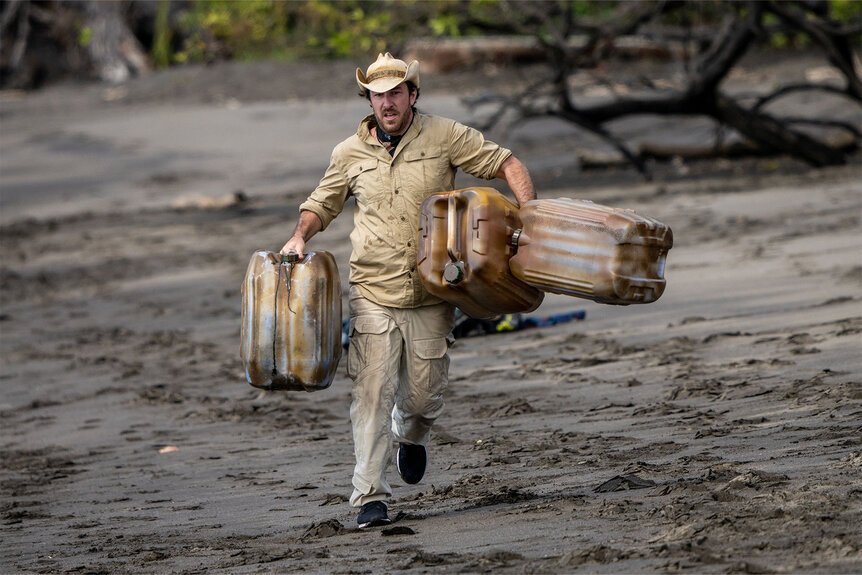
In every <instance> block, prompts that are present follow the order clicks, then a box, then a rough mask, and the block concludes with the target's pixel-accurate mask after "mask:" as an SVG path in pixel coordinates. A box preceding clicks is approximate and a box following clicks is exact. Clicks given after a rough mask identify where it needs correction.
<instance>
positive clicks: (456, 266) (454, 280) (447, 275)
mask: <svg viewBox="0 0 862 575" xmlns="http://www.w3.org/2000/svg"><path fill="white" fill-rule="evenodd" d="M443 279H445V280H446V281H447V282H449V283H450V284H452V285H455V284H458V283H460V282H461V280H463V279H464V262H449V263H447V264H446V265H445V266H444V267H443Z"/></svg>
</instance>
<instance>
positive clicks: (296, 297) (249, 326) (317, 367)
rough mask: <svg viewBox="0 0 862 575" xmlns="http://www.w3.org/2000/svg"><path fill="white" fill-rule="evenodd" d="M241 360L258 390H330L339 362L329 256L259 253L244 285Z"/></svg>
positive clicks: (335, 288) (337, 285)
mask: <svg viewBox="0 0 862 575" xmlns="http://www.w3.org/2000/svg"><path fill="white" fill-rule="evenodd" d="M240 338H241V343H240V357H242V361H243V364H244V366H245V374H246V379H247V380H248V382H249V383H250V384H251V385H253V386H255V387H259V388H262V389H272V390H275V389H281V390H295V391H302V390H304V391H316V390H320V389H325V388H327V387H329V385H330V383H332V378H333V376H334V375H335V370H336V368H337V367H338V361H339V360H340V359H341V352H342V347H341V282H340V280H339V277H338V268H337V267H336V265H335V259H334V258H333V257H332V254H330V253H328V252H324V251H320V252H309V253H307V254H306V255H305V257H304V258H302V259H301V260H300V259H299V257H298V256H297V254H295V253H291V254H288V255H287V256H282V254H279V253H274V252H268V251H263V250H261V251H257V252H255V253H254V254H253V255H252V256H251V261H250V262H249V264H248V271H247V272H246V276H245V281H244V282H243V285H242V327H241V329H240Z"/></svg>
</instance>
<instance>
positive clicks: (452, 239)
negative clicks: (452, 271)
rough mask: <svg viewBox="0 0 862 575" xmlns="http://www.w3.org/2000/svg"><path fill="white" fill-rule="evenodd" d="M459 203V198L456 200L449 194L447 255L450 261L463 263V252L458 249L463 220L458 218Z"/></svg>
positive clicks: (452, 194)
mask: <svg viewBox="0 0 862 575" xmlns="http://www.w3.org/2000/svg"><path fill="white" fill-rule="evenodd" d="M457 203H458V198H456V196H455V194H454V193H451V194H449V211H448V214H447V217H446V223H447V224H448V234H447V236H446V253H448V254H449V259H451V260H452V261H456V262H458V261H461V250H460V249H459V247H458V244H459V243H460V239H461V237H460V231H461V229H460V228H461V218H459V217H458V210H457Z"/></svg>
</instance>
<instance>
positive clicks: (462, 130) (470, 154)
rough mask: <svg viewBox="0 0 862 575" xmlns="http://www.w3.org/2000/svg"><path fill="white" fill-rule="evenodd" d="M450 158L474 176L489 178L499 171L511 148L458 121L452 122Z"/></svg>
mask: <svg viewBox="0 0 862 575" xmlns="http://www.w3.org/2000/svg"><path fill="white" fill-rule="evenodd" d="M450 142H451V145H450V148H449V149H450V158H451V162H452V165H453V166H457V167H459V168H461V169H462V170H463V171H464V172H466V173H468V174H470V175H471V176H474V177H476V178H482V179H483V180H491V179H493V178H494V177H496V175H497V172H499V171H500V166H502V165H503V162H505V161H506V159H507V158H508V157H509V156H511V155H512V152H511V150H508V149H506V148H503V147H500V146H499V145H497V144H496V143H494V142H492V141H490V140H486V139H485V137H484V136H483V135H482V132H480V131H479V130H476V129H473V128H471V127H469V126H465V125H463V124H460V123H458V122H453V123H452V130H451V134H450Z"/></svg>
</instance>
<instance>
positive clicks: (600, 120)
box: [468, 1, 862, 176]
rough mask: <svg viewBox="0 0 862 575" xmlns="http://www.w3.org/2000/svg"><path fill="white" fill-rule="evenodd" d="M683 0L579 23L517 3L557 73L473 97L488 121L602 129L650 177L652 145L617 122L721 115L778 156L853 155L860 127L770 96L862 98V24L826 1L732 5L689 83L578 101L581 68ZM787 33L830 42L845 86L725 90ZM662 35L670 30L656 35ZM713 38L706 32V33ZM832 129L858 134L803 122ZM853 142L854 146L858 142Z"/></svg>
mask: <svg viewBox="0 0 862 575" xmlns="http://www.w3.org/2000/svg"><path fill="white" fill-rule="evenodd" d="M684 4H685V3H683V2H657V3H656V2H641V3H622V4H621V11H620V12H619V13H618V14H616V15H615V16H614V17H613V18H610V19H609V21H608V22H607V23H604V24H601V25H599V24H584V23H582V22H578V21H576V19H575V18H574V16H573V14H572V11H571V10H570V9H569V6H568V3H566V2H560V3H539V4H533V3H524V2H513V3H510V5H509V7H508V9H507V10H505V11H504V12H505V13H508V14H512V15H513V16H514V23H513V26H514V27H516V28H517V29H518V30H519V31H520V32H521V33H527V32H532V33H533V34H536V36H537V38H538V41H539V43H540V44H541V46H542V47H543V49H544V54H545V58H544V59H545V62H547V63H548V65H549V67H550V69H551V70H552V77H551V78H550V79H545V80H542V81H540V82H537V83H535V84H533V85H531V86H527V87H526V88H525V89H524V90H522V91H521V92H519V93H516V94H515V95H514V96H499V95H494V96H484V97H480V98H475V99H472V100H470V101H468V104H471V105H473V106H478V105H482V104H490V105H491V106H492V107H493V108H494V110H493V111H492V113H491V114H489V116H488V119H487V121H486V122H485V125H483V126H481V127H483V128H486V129H487V128H489V127H491V126H493V125H495V124H497V123H500V122H501V121H502V119H503V118H504V117H510V116H512V115H513V113H514V116H515V117H516V118H517V119H519V120H524V119H528V118H535V117H540V116H552V117H558V118H562V119H563V120H566V121H568V122H572V123H574V124H576V125H578V126H581V127H582V128H585V129H587V130H589V131H591V132H593V133H595V134H598V135H599V136H601V137H602V138H604V139H605V140H606V141H608V142H609V143H610V144H612V145H613V146H614V147H615V148H616V149H617V150H618V151H619V152H620V153H621V154H622V155H623V156H624V157H625V158H627V159H628V161H629V162H631V163H632V164H633V165H635V166H636V167H637V169H638V170H639V171H640V172H641V173H642V174H644V175H645V176H649V173H648V168H647V162H646V159H647V157H648V154H647V153H645V152H646V151H645V150H643V149H641V150H632V149H630V147H629V146H628V145H627V144H626V143H625V142H623V141H622V140H621V139H620V138H618V137H616V136H615V135H614V134H613V133H611V132H610V131H609V130H608V129H607V128H606V127H605V125H606V124H607V123H608V122H610V121H611V120H614V119H617V118H622V117H624V116H629V115H635V114H657V115H690V116H694V115H697V116H705V117H709V118H712V119H713V120H714V121H715V122H717V123H718V125H719V126H721V127H724V128H731V129H733V130H735V131H737V132H738V133H739V134H741V135H742V136H744V137H745V139H746V140H747V141H748V143H749V144H750V146H751V149H752V150H754V151H756V152H758V153H778V154H786V155H789V156H793V157H796V158H800V159H802V160H804V161H806V162H807V163H809V164H811V165H813V166H827V165H835V164H843V163H845V162H846V159H847V154H848V153H849V152H850V151H851V150H852V149H855V148H858V146H859V143H860V130H859V129H858V127H856V126H853V125H851V124H849V123H847V122H842V121H840V120H837V119H829V118H816V119H811V118H792V117H776V116H773V115H771V114H769V113H768V112H767V111H766V109H765V107H766V104H767V103H770V102H773V101H774V100H776V99H778V98H781V97H784V96H787V95H788V94H791V93H794V92H799V91H803V90H821V91H825V92H831V93H833V94H841V95H842V96H844V97H846V98H847V99H848V100H849V101H851V102H853V103H854V105H860V104H862V83H860V79H859V75H858V72H857V69H856V67H855V65H854V64H855V62H854V58H858V56H856V55H854V52H853V49H852V46H853V42H854V41H857V42H858V39H859V36H860V33H862V24H856V25H855V26H841V25H839V24H838V23H836V22H835V21H833V20H831V19H830V18H829V17H828V6H826V5H825V3H819V2H817V3H813V2H812V3H809V2H796V3H793V2H775V1H773V2H759V1H753V2H748V3H744V4H743V3H731V4H729V5H728V9H729V10H730V13H729V14H728V15H727V16H726V18H725V21H724V23H723V25H722V26H721V28H720V30H719V31H718V33H717V34H714V36H713V39H712V40H710V41H706V40H705V39H701V41H700V43H699V44H698V45H699V46H700V49H699V50H698V52H697V53H696V54H694V55H693V56H692V57H691V59H690V62H689V67H688V69H689V74H688V78H687V82H686V84H685V85H684V86H683V87H682V88H681V89H675V90H653V91H651V92H650V93H647V94H643V93H640V94H638V95H629V94H622V95H616V96H615V97H614V98H612V99H608V100H606V101H603V102H600V103H590V104H578V103H577V102H576V100H575V94H573V91H572V89H571V88H570V86H569V78H570V77H571V76H572V75H573V74H574V73H575V72H577V71H578V70H582V69H588V68H593V67H595V66H596V64H597V63H599V62H601V61H604V60H607V59H608V58H609V56H610V55H611V53H612V47H613V39H615V38H617V37H619V36H622V35H631V34H636V33H638V32H639V30H641V29H647V25H648V24H650V23H651V22H653V21H655V20H656V19H657V18H658V17H659V16H660V15H662V14H664V13H667V12H669V11H672V10H678V9H680V8H682V7H683V6H684ZM767 13H771V14H773V15H775V16H776V17H777V19H778V21H779V22H780V25H779V26H780V28H776V29H773V30H769V29H767V28H766V27H765V25H764V21H765V15H766V14H767ZM537 30H541V34H538V33H537ZM778 30H792V31H794V32H796V33H799V34H804V35H806V36H808V37H809V38H810V39H811V41H812V44H814V45H815V46H817V47H819V48H821V49H822V50H823V52H824V53H825V54H826V56H827V58H828V61H829V62H830V63H831V64H832V65H833V66H835V68H837V69H838V70H839V71H840V73H841V75H842V76H843V78H844V81H845V84H844V86H843V87H835V86H832V85H823V84H818V83H805V84H792V85H787V86H783V87H779V88H777V89H776V90H774V91H773V92H772V93H771V94H768V95H765V96H759V97H758V98H756V99H755V101H754V102H753V103H751V102H748V101H747V100H745V99H743V98H740V97H738V96H736V97H734V96H731V95H729V94H727V93H725V92H723V91H722V90H721V88H720V85H721V83H722V81H723V80H724V79H725V78H726V77H727V75H728V74H729V72H730V71H731V70H732V69H733V67H734V66H735V65H737V64H738V63H739V61H740V59H741V58H742V57H743V56H744V55H745V53H746V52H747V51H748V50H749V49H750V48H751V47H752V46H754V45H755V43H756V42H757V41H758V40H759V39H762V38H764V37H767V36H768V35H769V34H771V33H774V32H776V31H778ZM575 33H578V34H587V35H588V38H589V40H588V41H587V42H582V43H581V44H580V45H577V46H573V44H572V43H571V42H570V41H569V39H570V37H571V36H572V35H573V34H575ZM649 33H650V35H651V38H652V39H653V40H655V39H656V38H657V37H659V36H660V35H661V33H660V32H659V33H656V32H655V31H652V32H649ZM701 38H703V37H701ZM818 124H819V125H821V126H830V127H833V128H839V129H842V130H845V131H846V133H847V134H848V136H849V138H841V140H842V142H843V143H842V145H835V143H834V140H835V139H834V138H833V142H832V143H830V142H828V141H823V140H821V139H818V138H815V137H813V136H811V135H809V134H807V133H806V132H804V131H801V130H800V129H799V127H801V126H803V125H809V126H810V125H818ZM848 139H849V145H848Z"/></svg>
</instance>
